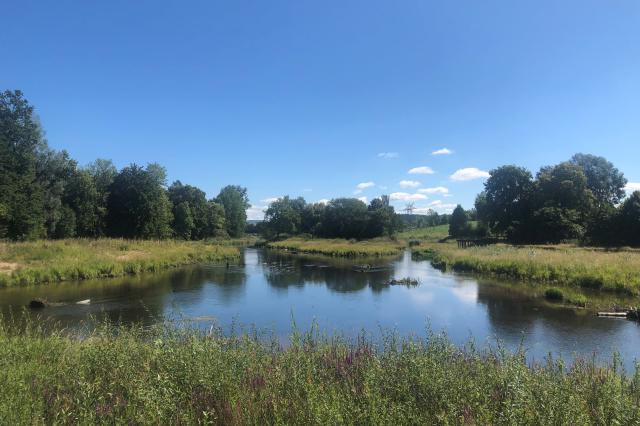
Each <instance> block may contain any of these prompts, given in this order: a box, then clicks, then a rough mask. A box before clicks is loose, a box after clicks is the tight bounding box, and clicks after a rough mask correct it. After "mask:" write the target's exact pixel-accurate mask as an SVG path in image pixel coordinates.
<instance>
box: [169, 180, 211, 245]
mask: <svg viewBox="0 0 640 426" xmlns="http://www.w3.org/2000/svg"><path fill="white" fill-rule="evenodd" d="M167 193H168V195H169V200H171V203H172V204H173V217H174V219H173V220H174V225H173V228H174V231H176V233H179V232H178V231H177V229H176V226H180V225H179V224H178V223H177V222H178V220H179V219H178V211H177V209H178V206H179V205H181V204H182V203H186V205H185V206H183V207H186V208H187V209H188V210H189V216H190V217H191V219H192V221H193V226H192V228H191V230H190V236H191V239H194V240H201V239H204V238H208V237H211V236H212V235H210V234H209V212H208V209H209V204H208V202H207V197H206V194H205V192H204V191H202V190H201V189H199V188H196V187H195V186H191V185H183V184H182V182H180V181H179V180H178V181H175V182H174V183H173V184H171V186H170V187H169V188H168V190H167Z"/></svg>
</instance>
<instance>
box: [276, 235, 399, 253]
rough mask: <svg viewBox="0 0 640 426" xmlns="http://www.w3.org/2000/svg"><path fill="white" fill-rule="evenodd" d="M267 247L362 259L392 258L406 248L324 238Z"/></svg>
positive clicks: (386, 242) (387, 242) (291, 240)
mask: <svg viewBox="0 0 640 426" xmlns="http://www.w3.org/2000/svg"><path fill="white" fill-rule="evenodd" d="M267 247H269V248H275V249H281V250H285V249H286V250H293V251H298V252H301V253H312V254H323V255H328V256H335V257H360V256H390V255H394V254H398V253H400V251H401V250H402V249H403V248H404V245H403V244H402V243H399V242H396V241H391V240H386V239H375V240H367V241H349V240H341V239H322V238H319V239H305V238H289V239H287V240H283V241H276V242H271V243H268V244H267Z"/></svg>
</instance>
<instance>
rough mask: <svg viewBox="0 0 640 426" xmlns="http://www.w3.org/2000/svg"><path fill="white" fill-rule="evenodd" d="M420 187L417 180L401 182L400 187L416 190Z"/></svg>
mask: <svg viewBox="0 0 640 426" xmlns="http://www.w3.org/2000/svg"><path fill="white" fill-rule="evenodd" d="M419 186H420V182H418V181H417V180H401V181H400V187H401V188H417V187H419Z"/></svg>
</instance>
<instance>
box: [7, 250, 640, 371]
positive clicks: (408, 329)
mask: <svg viewBox="0 0 640 426" xmlns="http://www.w3.org/2000/svg"><path fill="white" fill-rule="evenodd" d="M374 266H377V267H379V269H378V268H376V269H375V270H374V271H372V272H357V271H355V270H354V263H352V262H350V261H346V260H334V259H328V258H318V257H315V258H314V257H301V256H292V255H287V254H284V253H281V252H273V251H268V250H263V249H246V250H245V252H244V264H243V265H241V266H231V267H230V268H226V267H225V266H214V265H202V266H194V267H188V268H184V269H179V270H174V271H170V272H167V273H161V274H147V275H142V276H139V277H127V278H125V279H111V280H95V281H84V282H78V283H62V284H55V285H46V286H37V287H26V288H19V287H18V288H6V289H0V311H1V312H3V313H4V314H7V313H10V312H13V313H14V314H15V313H16V312H19V311H20V310H21V309H22V307H23V306H25V305H26V304H27V303H28V302H29V300H31V299H33V298H35V297H41V298H45V299H47V300H49V301H55V302H68V303H69V304H66V305H64V306H56V307H49V308H46V309H44V310H41V311H39V312H38V313H37V315H40V316H42V317H51V318H53V319H55V320H56V321H58V322H59V323H60V325H61V326H64V327H74V326H77V325H78V324H80V323H82V322H83V321H87V319H88V318H90V317H91V315H92V314H93V315H95V316H98V317H100V316H104V315H106V316H107V317H109V318H110V319H112V320H114V321H117V320H121V321H124V322H134V321H137V322H143V323H145V324H152V323H154V322H159V321H164V320H166V319H176V318H183V319H184V318H186V319H192V320H194V321H196V323H197V324H199V325H201V326H202V327H207V328H208V327H210V325H211V324H212V323H214V322H215V323H217V324H219V325H221V326H223V327H224V328H225V329H228V327H230V325H231V324H232V323H235V324H238V325H255V326H256V327H258V328H259V329H269V330H272V331H274V332H275V333H277V334H278V335H280V336H287V335H288V334H289V333H290V332H291V319H292V317H293V318H295V321H296V323H297V325H298V327H299V328H301V329H306V328H308V327H309V326H310V325H311V324H312V323H313V322H314V321H315V322H316V323H317V324H318V325H319V326H320V328H321V329H322V330H325V331H327V332H329V333H333V332H337V333H340V334H344V335H347V336H355V335H357V334H359V333H360V332H361V331H362V330H365V331H366V332H367V333H369V334H370V335H371V336H372V337H374V338H376V337H379V336H380V330H381V329H384V330H396V331H397V332H399V333H400V334H402V335H409V334H414V335H418V336H425V335H426V330H427V328H428V327H429V328H430V329H431V330H433V331H434V332H440V331H445V332H446V333H447V335H448V336H449V338H450V339H451V340H452V341H453V342H454V343H457V344H464V343H466V342H468V341H469V339H471V338H473V340H474V341H475V343H476V344H477V345H478V346H483V345H485V344H487V343H489V344H492V343H495V341H496V339H499V340H500V341H502V342H504V343H505V345H506V346H507V347H509V348H516V347H517V346H518V345H519V344H520V343H521V342H522V344H523V345H524V347H525V349H526V350H527V354H528V355H529V358H530V359H535V360H538V361H542V360H543V359H544V357H545V356H546V355H547V354H548V353H549V352H551V353H553V354H554V355H558V354H561V355H562V356H564V357H565V358H571V356H572V355H573V354H574V353H575V354H578V355H580V356H584V357H591V356H593V355H594V354H597V356H598V357H599V358H600V359H608V358H609V357H610V356H611V354H612V353H613V352H614V351H618V352H620V354H621V355H622V358H623V361H624V364H625V366H626V367H627V368H632V367H633V361H634V359H636V358H639V359H640V327H639V326H638V324H637V323H634V322H630V321H627V320H624V319H602V318H596V317H595V316H594V315H593V313H590V312H588V311H584V310H574V309H570V308H562V307H557V306H552V305H549V304H547V303H546V302H544V301H542V300H540V299H539V298H534V297H532V296H529V295H527V294H526V293H523V292H522V291H519V290H518V289H515V288H513V287H509V286H505V285H503V284H497V283H495V282H491V281H487V280H482V279H478V278H475V277H468V276H459V275H455V274H452V273H443V272H441V271H439V270H437V269H434V268H433V267H432V266H431V265H430V263H429V262H427V261H414V260H412V259H411V256H410V254H409V253H408V252H407V253H405V254H404V255H403V256H402V257H401V258H398V259H391V260H378V261H377V262H376V265H374ZM404 277H411V278H416V279H418V280H419V281H420V285H419V286H417V287H411V288H407V287H404V286H386V285H384V283H386V282H387V281H388V280H389V279H391V278H404ZM83 299H91V304H90V305H87V306H83V305H75V304H73V302H75V301H78V300H83Z"/></svg>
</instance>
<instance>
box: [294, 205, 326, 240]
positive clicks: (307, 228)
mask: <svg viewBox="0 0 640 426" xmlns="http://www.w3.org/2000/svg"><path fill="white" fill-rule="evenodd" d="M325 207H326V206H325V205H324V204H322V203H310V204H306V205H305V206H304V209H302V213H301V215H300V231H301V232H302V233H306V234H313V235H318V234H319V233H320V232H321V229H322V218H323V217H324V210H325Z"/></svg>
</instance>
